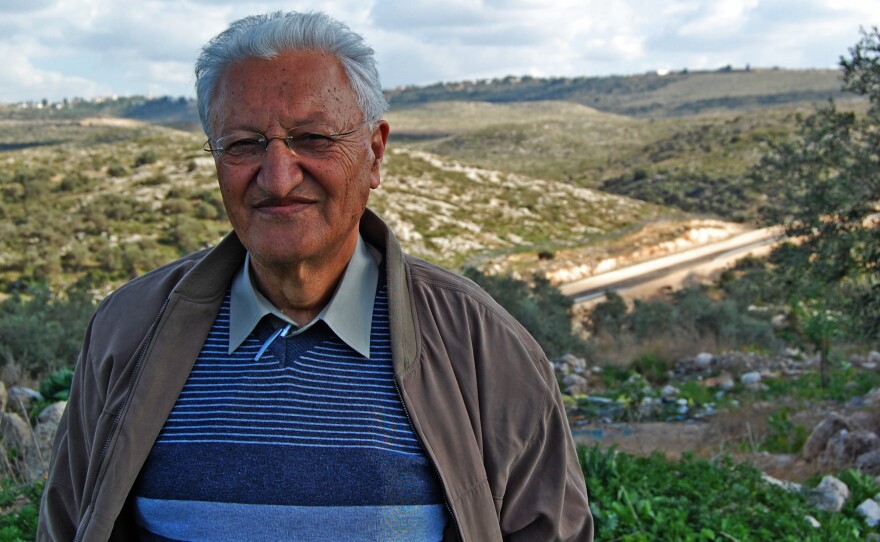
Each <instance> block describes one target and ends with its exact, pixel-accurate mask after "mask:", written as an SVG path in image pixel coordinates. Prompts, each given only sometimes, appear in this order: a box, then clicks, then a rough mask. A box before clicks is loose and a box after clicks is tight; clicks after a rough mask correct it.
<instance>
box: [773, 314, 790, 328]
mask: <svg viewBox="0 0 880 542" xmlns="http://www.w3.org/2000/svg"><path fill="white" fill-rule="evenodd" d="M770 323H771V325H773V329H775V330H776V331H782V330H783V329H785V328H787V327H788V315H786V314H774V315H773V317H772V318H771V319H770Z"/></svg>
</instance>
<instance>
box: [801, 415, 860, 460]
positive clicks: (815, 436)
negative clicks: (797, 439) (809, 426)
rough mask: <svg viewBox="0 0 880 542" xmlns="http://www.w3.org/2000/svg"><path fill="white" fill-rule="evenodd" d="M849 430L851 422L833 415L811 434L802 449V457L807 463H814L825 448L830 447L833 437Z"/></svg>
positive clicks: (817, 426)
mask: <svg viewBox="0 0 880 542" xmlns="http://www.w3.org/2000/svg"><path fill="white" fill-rule="evenodd" d="M849 428H850V425H849V422H848V421H847V420H846V419H845V418H843V417H842V416H840V415H838V414H831V415H830V416H828V417H827V418H825V419H824V420H822V421H821V422H819V424H818V425H816V427H814V428H813V431H812V432H811V433H810V436H809V437H807V441H806V442H805V443H804V446H803V448H802V449H801V457H803V458H804V460H806V461H812V460H813V459H815V458H817V457H819V454H821V453H822V452H823V451H824V450H825V447H826V446H827V445H828V440H829V439H830V438H831V437H832V436H834V435H835V434H836V433H837V432H838V431H840V430H841V429H849Z"/></svg>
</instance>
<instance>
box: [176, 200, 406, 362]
mask: <svg viewBox="0 0 880 542" xmlns="http://www.w3.org/2000/svg"><path fill="white" fill-rule="evenodd" d="M360 233H361V236H362V237H363V239H364V241H366V242H367V244H369V245H372V246H373V247H375V248H376V249H378V250H379V252H380V253H381V254H382V256H383V258H384V262H385V266H384V267H385V270H386V280H387V284H388V312H389V317H390V324H391V336H392V337H393V340H392V341H391V351H392V357H393V359H394V370H395V373H397V374H399V375H402V374H403V373H405V372H407V371H408V370H409V369H410V368H411V367H412V366H413V365H414V364H415V362H416V356H417V355H418V351H419V344H418V337H419V336H418V334H417V333H416V330H417V329H418V321H417V317H416V314H415V312H414V311H413V309H412V303H411V296H412V292H411V289H410V277H409V266H408V265H407V263H406V258H405V256H404V254H403V250H402V249H401V248H400V243H398V241H397V238H396V237H395V236H394V234H393V233H392V232H391V229H390V228H388V226H387V225H386V224H385V222H383V221H382V219H381V218H379V217H378V215H376V214H375V213H374V212H373V211H371V210H369V209H365V210H364V214H363V216H362V217H361V221H360ZM246 252H247V251H246V250H245V248H244V246H243V245H242V244H241V241H240V240H239V239H238V236H237V235H236V234H235V232H234V231H233V232H230V233H229V234H228V235H227V236H226V237H224V238H223V240H222V241H220V243H219V244H217V246H215V247H214V248H213V249H210V250H208V251H207V252H206V253H205V254H204V257H202V258H201V260H200V261H199V262H198V263H197V264H196V265H195V266H194V267H193V268H192V269H190V271H189V272H188V273H187V274H186V275H185V276H184V277H183V279H181V281H180V283H178V285H177V287H176V288H175V289H174V292H175V293H176V294H178V295H180V296H182V297H185V298H188V299H191V300H194V301H207V300H214V299H217V297H218V296H219V295H222V294H224V293H225V292H226V289H227V288H228V287H229V284H230V283H231V282H232V279H233V277H235V274H236V273H237V272H238V270H239V269H241V267H242V266H243V265H244V256H245V253H246Z"/></svg>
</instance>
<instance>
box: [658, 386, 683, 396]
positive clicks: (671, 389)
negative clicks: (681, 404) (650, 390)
mask: <svg viewBox="0 0 880 542" xmlns="http://www.w3.org/2000/svg"><path fill="white" fill-rule="evenodd" d="M660 393H661V394H662V395H663V397H674V396H676V395H678V393H679V392H678V388H676V387H675V386H672V385H666V386H664V387H663V389H662V390H661V391H660Z"/></svg>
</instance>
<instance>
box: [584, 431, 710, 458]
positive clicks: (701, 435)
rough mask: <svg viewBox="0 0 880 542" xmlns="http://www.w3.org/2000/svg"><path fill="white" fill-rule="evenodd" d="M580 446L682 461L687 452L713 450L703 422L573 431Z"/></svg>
mask: <svg viewBox="0 0 880 542" xmlns="http://www.w3.org/2000/svg"><path fill="white" fill-rule="evenodd" d="M572 434H573V435H574V440H575V442H576V443H577V444H584V445H586V446H593V445H595V444H598V445H599V446H601V447H602V448H608V447H611V446H616V447H617V449H618V450H621V451H623V452H627V453H631V454H636V455H649V454H651V453H653V452H655V451H659V452H663V453H664V454H665V455H666V457H668V458H670V459H679V458H681V455H682V454H683V453H684V452H698V451H700V450H703V449H705V448H709V447H711V442H709V440H708V435H709V424H707V423H703V422H687V423H682V422H675V423H673V422H646V423H615V424H602V425H589V426H582V427H575V428H573V429H572Z"/></svg>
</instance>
